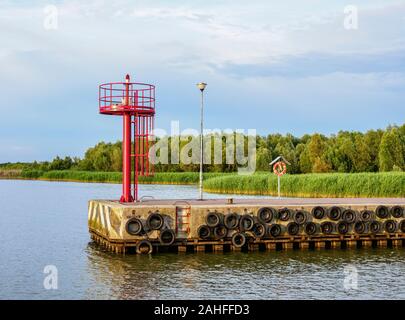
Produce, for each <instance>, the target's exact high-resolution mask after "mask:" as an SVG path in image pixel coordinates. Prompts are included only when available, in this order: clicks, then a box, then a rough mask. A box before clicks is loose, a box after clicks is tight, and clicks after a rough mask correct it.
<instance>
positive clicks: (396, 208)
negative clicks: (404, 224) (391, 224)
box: [390, 206, 404, 219]
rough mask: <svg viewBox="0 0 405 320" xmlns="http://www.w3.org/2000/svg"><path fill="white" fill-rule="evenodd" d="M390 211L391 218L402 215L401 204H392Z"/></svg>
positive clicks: (397, 217)
mask: <svg viewBox="0 0 405 320" xmlns="http://www.w3.org/2000/svg"><path fill="white" fill-rule="evenodd" d="M390 213H391V216H392V217H393V218H396V219H399V218H403V217H404V208H403V207H401V206H393V207H391V208H390Z"/></svg>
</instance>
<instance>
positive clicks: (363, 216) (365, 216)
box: [360, 210, 375, 222]
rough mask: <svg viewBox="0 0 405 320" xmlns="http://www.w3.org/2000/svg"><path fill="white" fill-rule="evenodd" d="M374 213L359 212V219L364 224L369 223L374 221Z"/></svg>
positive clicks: (367, 211) (369, 211)
mask: <svg viewBox="0 0 405 320" xmlns="http://www.w3.org/2000/svg"><path fill="white" fill-rule="evenodd" d="M374 218H375V217H374V212H373V211H371V210H363V211H361V212H360V219H361V221H364V222H369V221H372V220H373V219H374Z"/></svg>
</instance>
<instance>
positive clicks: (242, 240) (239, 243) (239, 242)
mask: <svg viewBox="0 0 405 320" xmlns="http://www.w3.org/2000/svg"><path fill="white" fill-rule="evenodd" d="M231 242H232V244H233V245H234V246H235V247H237V248H242V247H243V246H244V245H245V244H246V235H245V234H244V233H243V232H242V233H240V232H238V233H235V234H234V235H233V236H232V239H231Z"/></svg>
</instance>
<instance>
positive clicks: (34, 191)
mask: <svg viewBox="0 0 405 320" xmlns="http://www.w3.org/2000/svg"><path fill="white" fill-rule="evenodd" d="M141 191H142V194H141V195H153V196H155V197H161V198H163V197H165V198H173V197H179V198H193V197H195V196H196V195H197V190H196V188H194V187H190V186H166V185H165V186H157V185H145V186H142V187H141ZM119 194H120V186H119V185H109V184H85V183H58V182H41V181H11V180H0V225H1V231H0V299H158V298H159V299H177V298H182V299H242V298H246V299H322V298H324V299H336V298H339V299H361V298H366V299H367V298H370V299H384V298H394V299H404V298H405V250H403V249H369V250H366V249H361V250H359V249H350V250H327V251H307V252H305V251H288V252H281V251H280V252H263V253H261V252H260V253H248V254H247V253H236V254H235V253H225V254H214V253H206V254H187V255H176V254H164V255H153V256H130V255H127V256H125V257H123V256H116V255H112V254H108V253H105V252H101V251H99V250H98V249H97V248H96V247H94V245H93V244H92V243H91V242H90V240H89V235H88V233H87V200H88V199H93V198H116V197H117V196H118V195H119ZM207 196H209V197H218V195H207ZM46 265H55V266H56V267H57V269H58V289H57V290H45V289H44V286H43V280H44V277H45V274H44V273H43V271H44V267H45V266H46ZM347 266H352V267H355V268H357V271H358V283H357V289H351V290H346V289H345V288H344V279H345V273H344V271H345V267H347Z"/></svg>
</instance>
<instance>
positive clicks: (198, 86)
mask: <svg viewBox="0 0 405 320" xmlns="http://www.w3.org/2000/svg"><path fill="white" fill-rule="evenodd" d="M206 86H207V84H206V83H204V82H200V83H197V88H198V89H200V91H201V128H200V200H203V161H204V149H203V148H204V142H203V130H204V89H205V87H206Z"/></svg>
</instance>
